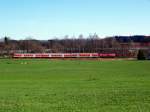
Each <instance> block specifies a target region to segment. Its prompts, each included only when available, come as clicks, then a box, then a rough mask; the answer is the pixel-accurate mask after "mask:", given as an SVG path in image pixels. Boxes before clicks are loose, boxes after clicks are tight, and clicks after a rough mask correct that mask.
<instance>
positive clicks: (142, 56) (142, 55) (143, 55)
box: [137, 50, 146, 60]
mask: <svg viewBox="0 0 150 112" xmlns="http://www.w3.org/2000/svg"><path fill="white" fill-rule="evenodd" d="M137 58H138V60H145V59H146V57H145V54H144V51H142V50H139V53H138V56H137Z"/></svg>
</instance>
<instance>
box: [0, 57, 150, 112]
mask: <svg viewBox="0 0 150 112" xmlns="http://www.w3.org/2000/svg"><path fill="white" fill-rule="evenodd" d="M0 112H150V62H149V61H50V60H0Z"/></svg>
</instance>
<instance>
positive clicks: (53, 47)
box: [0, 34, 139, 55]
mask: <svg viewBox="0 0 150 112" xmlns="http://www.w3.org/2000/svg"><path fill="white" fill-rule="evenodd" d="M135 37H136V38H137V36H135ZM138 38H139V37H138ZM127 39H128V38H125V37H121V36H115V37H106V38H100V37H99V36H98V35H97V34H94V35H89V36H88V37H87V38H85V37H84V36H83V35H79V36H78V37H72V38H69V37H68V36H65V37H64V38H63V39H59V38H54V39H49V40H36V39H32V38H27V39H24V40H14V39H11V38H9V37H4V38H2V39H1V41H0V55H11V54H12V53H14V52H17V53H77V52H78V53H87V52H88V53H94V52H114V51H113V50H111V49H126V48H129V47H131V46H132V44H133V43H134V40H133V36H132V37H130V41H128V42H126V41H125V42H124V40H127ZM136 40H137V39H136ZM123 43H126V46H124V44H123Z"/></svg>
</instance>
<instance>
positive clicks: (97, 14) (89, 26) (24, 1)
mask: <svg viewBox="0 0 150 112" xmlns="http://www.w3.org/2000/svg"><path fill="white" fill-rule="evenodd" d="M94 33H97V34H98V35H99V36H100V37H105V36H113V35H137V34H138V35H150V0H0V37H3V36H10V37H11V38H13V39H24V38H27V37H32V38H36V39H49V38H53V37H54V36H56V37H63V36H65V35H66V34H68V35H70V36H73V35H75V36H77V35H79V34H83V35H85V36H87V35H89V34H94Z"/></svg>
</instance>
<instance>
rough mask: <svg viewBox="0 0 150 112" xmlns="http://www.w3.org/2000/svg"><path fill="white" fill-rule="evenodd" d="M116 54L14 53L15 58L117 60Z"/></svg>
mask: <svg viewBox="0 0 150 112" xmlns="http://www.w3.org/2000/svg"><path fill="white" fill-rule="evenodd" d="M115 57H116V54H115V53H14V54H13V58H115Z"/></svg>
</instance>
